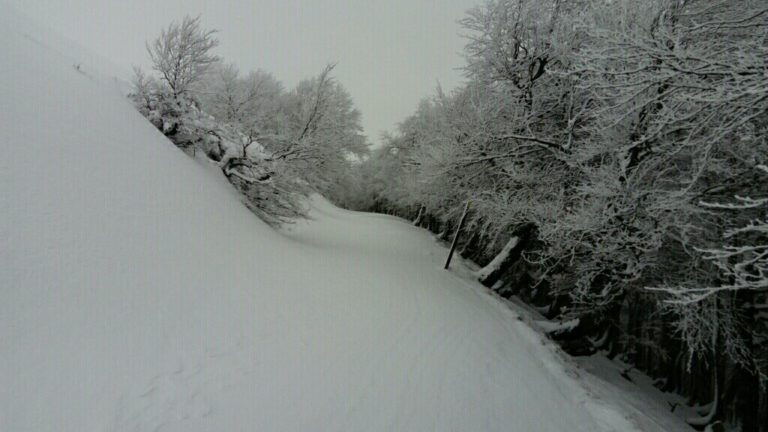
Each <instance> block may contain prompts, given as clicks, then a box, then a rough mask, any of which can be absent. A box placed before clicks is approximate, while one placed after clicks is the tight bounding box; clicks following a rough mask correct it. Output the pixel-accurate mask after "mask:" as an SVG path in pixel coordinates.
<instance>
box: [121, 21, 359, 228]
mask: <svg viewBox="0 0 768 432" xmlns="http://www.w3.org/2000/svg"><path fill="white" fill-rule="evenodd" d="M218 44H219V42H218V40H217V39H216V32H215V31H211V30H206V29H204V28H202V27H201V25H200V18H199V17H197V18H193V17H189V16H187V17H185V18H184V19H183V20H182V21H181V22H174V23H171V24H170V25H169V26H168V27H167V28H165V29H163V30H162V32H161V34H160V35H159V36H158V37H157V38H156V39H155V40H154V41H152V42H151V43H148V44H147V52H148V54H149V56H150V59H151V61H152V65H153V68H152V72H151V73H146V72H144V71H142V70H141V69H138V68H136V69H135V76H134V82H133V90H132V92H131V94H130V95H129V97H130V99H131V100H132V101H133V103H134V105H135V106H136V107H137V109H138V110H139V112H141V113H142V114H143V115H144V116H145V117H146V118H147V119H148V120H149V121H150V122H152V124H153V125H154V126H155V127H156V128H157V129H158V130H160V131H161V132H162V133H163V134H164V135H165V136H166V137H168V138H169V139H170V140H171V141H172V142H173V143H174V144H175V145H176V146H178V147H179V148H181V149H182V150H184V151H185V152H186V153H188V154H189V155H191V156H194V157H199V158H201V159H203V160H204V161H206V162H210V163H212V164H214V165H215V166H217V167H218V168H219V169H220V170H221V172H222V173H223V175H224V176H226V178H227V179H228V180H229V181H230V183H232V184H233V185H234V186H235V187H236V188H237V189H238V190H239V191H240V192H241V193H242V196H243V200H244V202H245V204H246V205H247V206H248V207H249V208H250V209H251V210H252V211H253V212H254V213H256V214H257V215H258V216H259V217H261V218H262V219H263V220H265V221H266V222H268V223H270V224H273V225H279V224H282V223H284V222H290V221H291V220H293V219H294V218H296V217H301V216H303V215H304V214H305V212H306V204H305V201H304V199H303V198H304V197H305V196H306V195H307V194H309V193H310V192H320V193H322V194H324V195H325V196H327V197H329V198H330V199H332V200H334V201H339V200H341V199H342V197H343V196H345V193H346V189H345V186H346V185H348V184H350V183H352V179H351V175H352V167H353V162H354V161H355V160H358V159H359V158H361V157H364V156H366V155H367V154H368V152H369V149H368V143H367V139H366V137H365V136H364V135H363V130H362V126H361V123H360V122H361V115H360V112H359V111H358V110H357V109H356V108H355V106H354V103H353V102H352V98H351V97H350V95H349V93H348V92H347V91H346V89H344V87H343V86H342V85H341V84H340V83H339V82H338V81H337V80H336V79H335V78H334V77H333V75H332V72H333V69H334V66H335V65H333V64H331V65H328V66H326V67H325V69H323V71H322V72H321V73H320V74H319V75H317V76H316V77H313V78H310V79H307V80H304V81H301V82H300V83H299V84H298V85H296V87H294V88H293V89H290V90H286V89H285V88H284V87H283V85H282V84H281V82H280V81H278V80H277V79H276V78H275V77H274V76H273V75H272V74H270V73H268V72H265V71H263V70H257V71H253V72H248V73H242V72H241V71H240V70H239V69H238V68H237V66H235V65H234V64H228V63H225V62H224V61H223V60H222V59H221V58H220V57H218V56H216V55H215V54H214V53H213V50H214V49H215V48H216V46H218Z"/></svg>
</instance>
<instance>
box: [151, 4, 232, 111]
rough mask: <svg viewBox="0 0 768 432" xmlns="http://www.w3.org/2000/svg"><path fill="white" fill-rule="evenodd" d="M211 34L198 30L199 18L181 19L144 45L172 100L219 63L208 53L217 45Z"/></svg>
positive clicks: (210, 31)
mask: <svg viewBox="0 0 768 432" xmlns="http://www.w3.org/2000/svg"><path fill="white" fill-rule="evenodd" d="M215 33H216V31H215V30H204V29H202V28H201V27H200V17H196V18H192V17H190V16H185V17H184V19H183V20H182V21H181V23H178V22H173V23H171V24H170V25H169V26H168V27H167V28H165V29H163V31H162V32H161V33H160V36H158V37H157V39H155V40H154V41H153V42H152V43H151V44H150V43H147V52H149V56H150V58H151V60H152V64H153V66H154V69H155V70H156V71H157V72H158V73H159V74H160V76H161V79H162V80H163V81H165V83H166V84H167V85H168V87H169V88H170V90H171V92H172V94H173V95H174V96H178V95H183V94H185V93H186V92H187V91H189V89H190V88H191V86H193V85H194V84H196V83H198V82H199V81H200V80H201V79H202V78H203V77H204V76H205V74H206V72H207V71H208V68H210V67H211V65H213V64H214V63H215V62H216V61H218V60H219V58H218V57H217V56H215V55H213V54H212V53H211V52H210V51H211V50H212V49H213V48H215V47H216V46H217V45H218V44H219V41H218V39H216V38H215V37H214V35H215Z"/></svg>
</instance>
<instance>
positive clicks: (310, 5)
mask: <svg viewBox="0 0 768 432" xmlns="http://www.w3.org/2000/svg"><path fill="white" fill-rule="evenodd" d="M480 1H481V0H439V1H437V0H358V1H353V0H347V1H342V0H312V1H310V0H301V1H299V0H218V1H213V0H9V1H8V2H9V3H11V4H12V5H14V6H15V7H16V8H17V9H19V10H21V11H22V12H26V13H27V14H28V15H30V16H31V17H33V18H34V19H36V20H38V21H40V22H41V23H42V24H44V25H46V26H48V27H50V28H52V29H53V30H55V31H57V32H59V33H61V34H63V35H65V36H67V37H69V38H70V39H72V40H74V41H75V42H78V43H79V44H81V45H83V46H84V47H86V48H89V49H90V50H92V51H94V52H95V53H96V54H100V55H102V56H104V57H106V58H107V59H109V60H111V61H112V62H113V63H115V64H116V65H118V66H123V67H124V68H126V69H128V68H129V67H130V66H131V65H141V66H143V67H145V68H146V67H147V54H146V51H145V49H144V42H145V41H146V40H149V39H152V38H154V37H155V36H156V35H157V34H159V32H160V29H161V28H162V27H164V26H166V25H167V24H168V23H170V22H171V21H172V20H178V19H180V18H182V17H183V16H184V15H185V14H190V15H193V16H195V15H201V16H202V22H203V25H204V26H205V27H207V28H215V29H218V30H219V31H220V33H219V35H218V37H219V39H220V41H221V45H220V47H219V48H218V49H217V53H218V54H219V55H221V56H222V57H224V59H225V60H227V61H230V62H234V63H236V64H238V66H239V67H240V68H241V69H242V70H243V71H247V70H250V69H258V68H261V69H264V70H267V71H269V72H272V73H274V74H275V76H276V77H277V78H278V79H280V80H281V81H282V82H283V83H284V84H285V86H286V87H289V88H290V87H292V86H293V85H295V84H296V83H297V82H298V81H299V80H301V79H303V78H307V77H310V76H312V75H315V74H317V73H319V72H320V71H321V69H322V68H323V66H324V65H325V64H326V63H328V62H333V61H335V62H338V66H337V68H336V70H335V75H336V77H337V78H338V79H339V80H340V81H341V82H342V84H344V86H345V87H346V88H347V89H348V90H349V92H350V93H351V94H352V97H353V99H354V100H355V103H356V105H357V107H358V108H359V109H360V110H361V111H362V114H363V126H364V127H365V131H366V134H367V135H368V136H369V137H370V139H371V141H374V142H375V141H378V138H379V135H380V133H381V132H382V131H383V130H393V129H394V126H395V124H396V123H398V122H400V121H401V120H403V119H404V117H405V116H407V115H408V114H410V113H411V112H413V110H414V109H415V108H416V106H417V104H418V102H419V100H420V99H421V98H422V97H424V96H427V95H429V94H431V93H432V92H433V90H434V88H435V86H436V84H437V82H438V81H439V82H440V84H441V85H443V87H444V88H445V89H446V90H448V89H452V88H454V87H455V86H456V85H457V84H458V83H460V82H461V80H462V78H461V72H460V71H459V70H458V68H459V67H460V66H461V65H462V64H463V60H462V57H461V50H462V48H463V46H464V40H463V39H462V38H461V37H460V36H459V33H460V27H459V25H458V24H457V20H459V19H460V18H461V17H463V16H464V12H465V11H466V10H467V9H469V8H471V7H472V6H474V5H475V4H477V3H479V2H480Z"/></svg>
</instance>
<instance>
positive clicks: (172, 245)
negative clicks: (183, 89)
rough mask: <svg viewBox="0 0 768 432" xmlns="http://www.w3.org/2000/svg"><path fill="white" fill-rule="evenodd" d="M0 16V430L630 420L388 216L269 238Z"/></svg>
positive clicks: (333, 217)
mask: <svg viewBox="0 0 768 432" xmlns="http://www.w3.org/2000/svg"><path fill="white" fill-rule="evenodd" d="M10 16H11V15H10V14H0V55H2V58H3V61H2V63H0V143H2V149H3V157H2V158H0V430H1V431H9V432H21V431H36V432H37V431H40V432H45V431H57V432H69V431H71V432H82V431H159V430H162V431H184V432H191V431H269V430H273V431H278V430H279V431H291V430H294V431H309V430H312V431H318V430H328V431H337V430H355V431H359V430H366V431H392V430H398V431H425V430H436V431H447V430H456V431H470V430H472V431H495V430H498V431H576V432H578V431H585V432H586V431H589V432H593V431H627V430H632V428H633V426H632V425H631V424H630V423H632V422H631V421H630V420H627V419H626V418H625V415H624V414H621V411H618V410H616V409H614V408H611V407H610V406H609V405H608V404H607V403H606V401H599V400H597V399H596V398H594V397H593V396H590V394H589V392H588V391H587V390H585V388H584V387H583V386H582V385H581V384H580V383H579V382H578V381H577V380H575V379H573V376H574V373H573V369H572V367H571V366H564V365H563V362H562V361H561V360H562V359H560V358H559V357H558V354H557V352H556V351H555V350H554V349H553V348H552V347H551V345H550V344H546V343H544V342H543V341H544V340H543V339H542V338H541V337H540V336H539V335H538V334H537V333H535V332H534V331H533V330H531V329H530V328H529V327H527V326H526V325H525V324H523V323H522V322H520V321H519V320H517V319H516V315H515V313H514V312H512V311H511V310H510V309H509V308H508V307H506V306H505V305H503V304H502V303H500V302H498V301H497V300H495V299H494V298H492V297H490V296H488V295H487V294H485V293H484V292H483V291H482V289H481V288H480V287H479V286H477V285H475V284H472V283H469V282H466V281H464V280H462V279H461V278H458V277H456V276H455V275H454V274H452V273H450V272H445V271H443V270H442V269H441V263H442V260H443V259H444V250H443V249H442V248H441V246H439V245H437V244H436V243H435V242H434V241H433V240H432V239H431V238H430V237H429V236H428V235H427V234H426V233H424V232H422V231H420V230H417V229H415V228H413V227H412V226H409V225H408V224H406V223H403V222H401V221H399V220H395V219H392V218H388V217H383V216H375V215H363V214H357V213H351V212H345V211H341V210H338V209H335V208H333V207H332V206H330V204H328V203H326V202H325V201H323V200H322V199H320V198H316V199H314V200H313V201H312V205H313V206H314V210H313V213H312V214H313V220H311V221H307V222H301V223H299V224H297V225H296V226H295V227H293V228H292V229H291V231H290V232H288V233H278V232H275V231H273V230H271V229H270V228H269V227H267V226H266V225H265V224H263V223H261V222H260V221H259V220H258V219H256V218H255V217H254V216H253V215H252V214H251V213H250V212H249V211H248V210H246V209H245V207H244V206H243V205H242V204H241V203H240V201H239V199H238V197H237V196H236V195H235V193H234V192H233V191H232V188H231V187H230V186H229V185H228V184H226V182H225V181H223V180H222V179H221V178H220V177H219V176H217V175H215V173H213V172H209V170H206V169H205V167H203V166H201V165H200V164H199V163H197V162H195V161H194V160H192V159H190V158H188V157H187V156H185V155H184V154H182V153H181V152H180V151H178V150H177V149H175V148H174V147H173V146H172V145H171V144H170V142H168V141H166V140H165V138H164V137H163V136H162V135H161V134H159V133H158V132H157V131H155V130H154V129H153V128H152V126H151V125H150V124H149V123H148V122H146V121H145V120H144V119H143V118H142V117H141V116H140V115H139V114H138V113H137V112H136V111H135V110H134V109H133V108H132V107H131V106H130V105H129V103H128V102H127V101H126V100H125V99H124V98H123V96H122V95H121V94H120V92H119V91H118V90H117V87H116V85H115V83H114V82H113V81H112V80H110V79H105V78H97V77H96V74H92V73H90V72H89V65H88V64H87V63H83V64H82V65H81V67H80V69H79V70H77V69H76V68H75V67H73V61H72V57H71V56H70V55H62V53H61V50H59V49H56V48H54V47H51V46H50V44H39V43H37V42H36V41H35V39H34V37H33V36H30V35H29V34H25V30H24V29H23V28H20V27H19V25H18V22H19V21H18V20H14V19H13V18H11V17H10Z"/></svg>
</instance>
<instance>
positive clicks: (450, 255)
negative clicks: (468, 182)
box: [443, 201, 469, 270]
mask: <svg viewBox="0 0 768 432" xmlns="http://www.w3.org/2000/svg"><path fill="white" fill-rule="evenodd" d="M468 210H469V201H467V205H465V206H464V214H462V215H461V220H459V226H458V227H457V228H456V234H454V235H453V242H452V243H451V251H450V252H448V259H447V260H446V261H445V267H443V268H444V269H445V270H448V266H450V265H451V258H453V251H455V250H456V245H457V244H458V243H459V234H461V227H463V226H464V219H466V218H467V211H468Z"/></svg>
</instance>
